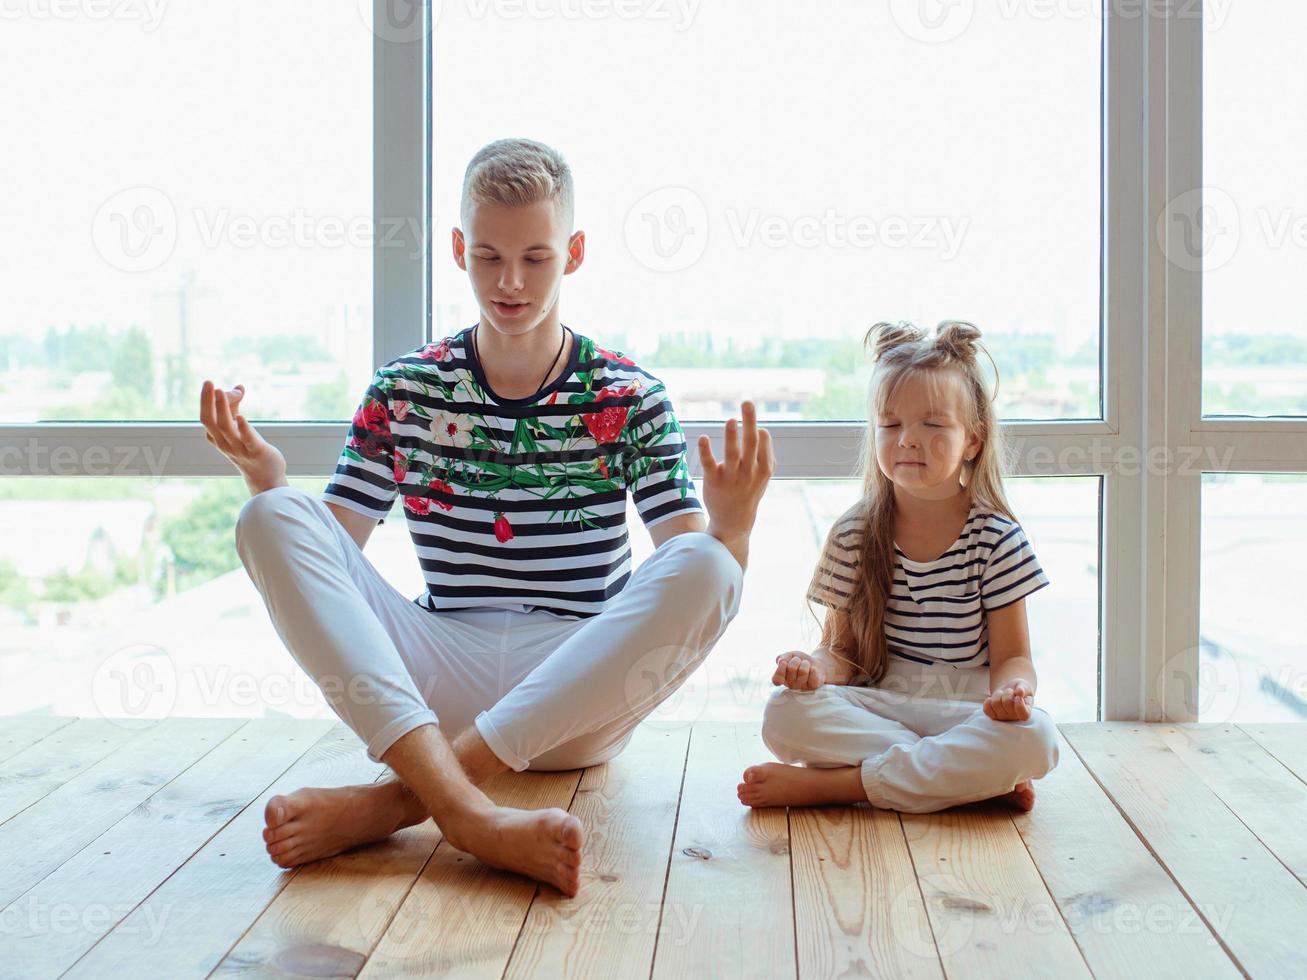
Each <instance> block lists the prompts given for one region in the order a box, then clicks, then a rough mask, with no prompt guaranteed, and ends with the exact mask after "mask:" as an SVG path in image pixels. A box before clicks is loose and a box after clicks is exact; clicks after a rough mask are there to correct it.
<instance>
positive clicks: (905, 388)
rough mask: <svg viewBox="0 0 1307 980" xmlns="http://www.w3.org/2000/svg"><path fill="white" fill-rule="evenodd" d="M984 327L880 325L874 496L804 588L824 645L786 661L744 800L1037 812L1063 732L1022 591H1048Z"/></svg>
mask: <svg viewBox="0 0 1307 980" xmlns="http://www.w3.org/2000/svg"><path fill="white" fill-rule="evenodd" d="M979 339H980V331H979V330H977V329H976V328H975V327H974V326H972V325H971V324H969V323H961V322H956V321H945V322H944V323H941V324H940V325H939V327H938V328H937V329H936V331H935V333H934V334H933V335H931V336H926V335H925V334H924V333H923V332H922V331H921V330H919V329H918V328H917V327H915V326H913V325H911V324H908V323H900V324H887V323H878V324H876V326H874V327H872V328H871V330H870V331H869V332H868V334H867V344H868V346H869V347H870V348H871V350H872V354H873V358H874V360H875V367H874V369H873V372H872V381H871V397H870V401H869V408H870V412H871V419H870V422H869V424H868V428H867V436H866V444H865V448H864V451H863V454H862V467H861V470H862V478H863V496H862V499H861V500H859V501H858V502H857V504H855V505H854V506H853V507H851V508H850V509H849V510H848V511H846V512H845V513H844V514H843V515H842V516H841V517H840V518H839V520H837V521H836V522H835V525H834V526H833V527H832V528H831V531H830V534H829V535H828V536H827V538H826V544H825V548H824V554H823V556H822V559H821V562H820V564H819V566H818V568H817V570H816V573H815V574H814V576H813V579H812V583H811V585H810V586H809V589H808V599H809V600H810V601H815V602H818V603H821V604H822V605H824V606H826V607H828V611H827V613H826V617H825V621H824V623H823V625H822V636H821V646H819V647H818V648H817V649H815V650H813V651H812V652H811V653H804V652H802V651H793V652H791V653H786V654H782V655H781V656H779V657H777V658H776V663H777V667H776V672H775V674H774V676H773V677H772V683H773V684H779V685H782V686H781V687H780V689H779V690H777V691H775V692H773V694H772V697H771V699H770V700H769V701H768V703H767V707H766V709H765V711H764V713H763V722H762V738H763V742H764V743H765V744H766V745H767V747H768V748H769V749H771V751H772V752H773V753H774V754H775V755H776V757H777V758H778V759H780V760H782V763H798V765H783V764H778V763H774V762H769V763H763V764H762V765H756V766H750V767H749V768H748V769H746V770H745V771H744V781H743V782H742V783H740V784H739V786H738V787H737V793H738V795H739V798H740V802H742V803H744V804H746V805H748V806H754V807H759V806H808V805H813V804H821V803H857V802H870V803H871V804H872V805H873V806H877V807H882V808H884V809H891V810H899V811H902V812H905V813H929V812H932V811H935V810H942V809H944V808H945V807H950V806H955V805H957V804H960V803H969V802H973V801H975V800H985V799H990V798H995V797H1000V798H1002V799H1004V800H1006V801H1009V802H1011V803H1012V804H1014V805H1016V806H1017V807H1020V808H1021V809H1023V810H1029V809H1031V807H1033V806H1034V801H1035V791H1034V787H1033V786H1032V785H1031V780H1034V779H1038V778H1040V777H1041V776H1044V775H1046V774H1047V773H1048V772H1049V771H1051V770H1052V769H1053V767H1054V766H1056V765H1057V761H1058V743H1057V730H1056V728H1055V727H1054V724H1053V721H1052V719H1051V718H1050V717H1049V715H1048V713H1047V712H1046V711H1044V710H1043V709H1042V708H1036V707H1034V706H1033V701H1034V695H1035V680H1036V679H1035V667H1034V664H1033V663H1032V662H1031V659H1030V641H1029V635H1028V631H1027V625H1026V612H1025V601H1024V600H1025V597H1026V596H1028V595H1030V594H1031V593H1032V592H1035V591H1036V590H1038V589H1041V588H1043V587H1044V586H1045V585H1047V584H1048V578H1047V577H1046V576H1045V575H1044V572H1043V569H1041V568H1040V565H1039V562H1038V560H1037V559H1036V558H1035V553H1034V551H1033V550H1032V549H1031V547H1030V543H1029V542H1028V541H1027V539H1026V536H1025V533H1024V532H1023V531H1022V529H1021V526H1020V525H1019V524H1018V523H1017V522H1016V518H1015V517H1014V516H1013V514H1012V508H1011V507H1009V506H1008V503H1007V499H1006V497H1005V496H1004V494H1003V483H1002V472H1001V470H1002V465H1001V441H1000V431H999V426H998V421H997V419H996V418H995V416H994V406H993V400H992V397H991V396H990V395H989V394H988V392H987V390H986V385H985V382H984V379H983V377H982V374H981V372H980V369H979V366H978V363H977V351H978V350H981V349H983V348H980V346H979Z"/></svg>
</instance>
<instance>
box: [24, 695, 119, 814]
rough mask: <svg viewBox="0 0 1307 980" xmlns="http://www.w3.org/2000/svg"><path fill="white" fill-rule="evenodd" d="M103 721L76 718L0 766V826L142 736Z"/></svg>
mask: <svg viewBox="0 0 1307 980" xmlns="http://www.w3.org/2000/svg"><path fill="white" fill-rule="evenodd" d="M143 732H144V729H143V728H141V727H140V726H136V727H130V728H129V727H126V726H124V725H122V724H119V723H118V722H115V721H110V720H108V719H105V718H78V719H76V720H74V721H73V722H72V723H71V724H69V725H66V726H63V727H60V728H59V729H57V730H55V731H53V732H51V733H50V734H49V735H48V736H47V737H46V738H43V739H41V740H40V741H38V742H34V743H33V744H32V745H30V746H28V747H27V748H26V749H22V750H21V751H18V752H15V753H14V754H13V755H11V756H9V758H7V759H6V760H5V761H4V762H0V824H3V823H4V822H5V821H7V820H9V819H11V818H12V817H13V816H14V815H15V814H18V813H22V812H23V811H24V810H26V809H27V808H28V807H29V806H31V805H32V804H33V803H36V802H37V801H38V800H40V799H42V798H43V797H45V796H47V795H48V794H50V793H52V792H54V791H55V790H56V789H58V788H59V787H60V786H62V785H63V784H64V783H66V782H68V780H70V779H72V778H73V777H74V776H76V775H78V774H79V773H81V772H83V771H84V770H85V769H86V768H87V767H89V766H93V765H95V764H96V763H97V762H99V761H100V760H101V759H103V758H105V757H106V756H108V755H110V754H111V753H113V752H117V751H118V750H119V749H120V748H122V747H123V746H124V745H126V744H127V743H129V742H131V741H132V739H134V738H136V737H137V736H139V735H141V734H142V733H143Z"/></svg>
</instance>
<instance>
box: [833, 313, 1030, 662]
mask: <svg viewBox="0 0 1307 980" xmlns="http://www.w3.org/2000/svg"><path fill="white" fill-rule="evenodd" d="M864 342H865V344H866V346H867V348H868V349H869V350H870V352H871V356H872V360H873V361H874V363H875V366H874V367H873V369H872V375H871V383H870V385H869V389H868V399H867V413H868V423H867V428H866V430H865V432H864V433H863V444H862V453H861V463H860V466H859V475H860V476H861V478H862V498H861V499H860V500H859V501H858V503H857V504H855V505H854V506H853V507H852V508H850V510H849V511H848V512H847V514H846V515H844V516H845V517H854V516H856V517H860V518H861V526H862V531H863V533H862V542H861V546H860V549H859V556H860V560H859V562H858V566H857V568H856V569H855V570H854V571H853V573H852V574H853V578H854V583H853V585H852V587H851V594H850V596H849V600H848V604H847V605H846V607H845V609H844V612H845V616H846V617H847V622H848V624H849V629H848V635H843V636H842V635H839V629H838V626H837V623H838V621H839V617H837V616H835V615H833V614H831V613H830V612H828V613H827V615H826V618H825V622H824V624H823V626H822V638H821V642H822V645H823V646H826V647H828V648H829V649H830V650H831V652H832V653H834V654H835V655H836V656H837V657H840V658H841V659H843V660H845V661H847V662H849V663H850V664H852V665H853V667H854V668H855V669H854V681H853V682H854V683H865V684H868V685H875V684H876V683H877V682H879V681H880V679H881V678H882V677H883V676H884V674H885V670H886V668H887V666H888V663H889V648H888V644H887V642H886V637H885V611H886V608H887V606H888V604H889V598H890V592H891V589H892V588H893V584H894V482H893V481H892V480H891V479H890V478H889V477H888V476H886V475H885V474H884V473H883V472H881V469H880V466H879V464H878V463H877V462H876V436H875V431H876V421H877V419H878V418H879V416H880V415H881V414H882V413H883V412H884V411H885V409H886V406H887V405H888V404H889V403H890V401H891V400H892V399H893V397H894V395H895V393H896V392H897V391H898V390H899V389H900V388H901V387H902V385H903V383H904V382H905V381H907V380H908V379H910V378H922V379H923V380H925V381H926V382H927V383H928V384H930V385H931V388H932V392H933V393H934V395H937V394H938V392H939V390H940V385H941V384H942V382H943V379H944V375H945V373H946V372H950V371H951V372H956V373H957V374H958V375H959V376H960V377H961V380H962V388H963V399H962V412H963V425H964V427H965V428H966V432H967V436H968V438H970V437H971V436H977V437H979V439H980V440H981V444H980V451H979V452H978V453H977V454H976V456H975V459H974V460H973V461H972V462H971V463H964V464H963V473H964V478H965V479H966V483H965V486H966V488H967V489H968V490H969V491H970V492H971V499H972V502H973V503H974V504H978V505H979V506H980V507H982V508H983V509H984V510H986V511H989V512H990V513H994V514H999V515H1002V516H1003V517H1006V518H1008V519H1009V520H1012V521H1015V520H1016V517H1015V516H1014V515H1013V513H1012V508H1011V506H1009V504H1008V502H1007V497H1006V496H1005V495H1004V493H1003V474H1004V473H1005V472H1007V471H1008V461H1007V459H1006V458H1005V456H1006V453H1007V447H1006V444H1005V442H1004V440H1003V436H1002V431H1001V430H1000V428H999V424H998V419H997V418H996V416H995V413H994V398H995V397H996V396H997V394H998V366H997V365H994V392H993V394H990V392H989V390H988V386H987V384H986V381H985V377H984V375H983V374H982V372H981V370H980V363H979V357H978V356H977V355H978V353H979V352H981V351H984V352H985V356H986V357H989V352H988V351H986V350H985V348H984V347H983V346H982V345H981V343H980V330H979V329H978V328H977V327H976V326H975V325H974V324H971V323H966V322H965V321H961V320H945V321H943V322H941V323H940V324H939V326H938V327H936V328H935V332H934V333H933V334H931V335H927V334H926V333H925V332H924V331H922V330H921V329H920V328H919V327H917V326H916V325H914V324H912V323H907V322H899V323H877V324H876V325H875V326H873V327H872V328H871V329H870V330H868V331H867V336H866V338H865V341H864ZM989 360H990V364H994V361H993V358H992V357H991V358H989ZM840 525H841V522H840V521H837V522H836V524H835V526H834V527H832V528H831V530H830V533H829V534H828V535H827V538H826V548H829V547H830V545H831V543H832V539H833V538H834V536H835V533H836V531H837V530H838V529H839V528H840ZM826 548H823V554H825V553H826ZM820 564H821V565H824V564H825V562H824V561H823V562H821V563H820ZM822 578H823V573H822V568H821V567H819V568H818V569H817V571H816V573H814V575H813V586H814V589H815V587H816V586H817V585H818V583H819V582H821V580H822ZM810 591H812V590H810ZM809 608H810V609H811V604H810V605H809ZM815 615H816V614H815V613H814V618H815Z"/></svg>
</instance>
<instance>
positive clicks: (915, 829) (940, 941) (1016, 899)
mask: <svg viewBox="0 0 1307 980" xmlns="http://www.w3.org/2000/svg"><path fill="white" fill-rule="evenodd" d="M901 816H902V820H903V830H904V835H905V836H906V837H907V841H908V848H909V849H910V850H911V852H912V860H913V863H914V864H915V865H916V868H917V881H918V883H919V884H920V885H921V892H922V895H923V896H924V898H925V901H926V911H927V914H928V915H929V916H930V924H931V928H932V930H933V932H934V936H935V946H936V948H937V949H938V951H939V955H940V960H941V961H942V962H943V964H944V971H945V972H946V973H947V974H948V975H949V976H950V977H957V976H965V977H968V978H971V977H1003V978H1011V977H1039V978H1044V977H1050V976H1051V977H1090V976H1092V974H1091V973H1090V971H1089V967H1088V965H1087V964H1086V963H1085V960H1084V957H1083V956H1082V955H1081V953H1080V948H1079V947H1078V946H1077V945H1076V943H1075V940H1074V939H1072V938H1071V932H1070V930H1069V928H1068V927H1067V924H1066V921H1065V920H1064V919H1063V918H1062V915H1061V913H1060V912H1059V910H1058V907H1057V903H1056V902H1055V901H1054V900H1053V897H1052V896H1051V895H1050V894H1049V893H1048V889H1047V888H1046V887H1045V886H1044V882H1043V879H1041V878H1040V876H1039V869H1038V868H1036V867H1035V862H1034V860H1033V859H1032V858H1031V856H1030V852H1029V851H1027V850H1026V845H1025V843H1024V841H1022V839H1021V835H1020V834H1019V833H1017V828H1016V826H1015V825H1014V824H1013V822H1012V808H1011V807H1010V806H1009V805H1007V804H1001V803H993V802H989V801H984V802H980V803H973V804H968V805H965V806H959V807H953V808H951V809H948V810H941V811H938V812H936V813H905V814H902V815H901Z"/></svg>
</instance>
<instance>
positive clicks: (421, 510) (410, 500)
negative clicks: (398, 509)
mask: <svg viewBox="0 0 1307 980" xmlns="http://www.w3.org/2000/svg"><path fill="white" fill-rule="evenodd" d="M404 508H405V509H406V510H408V511H411V512H412V513H414V514H429V513H430V512H431V501H430V500H428V499H427V498H426V497H405V498H404Z"/></svg>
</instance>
